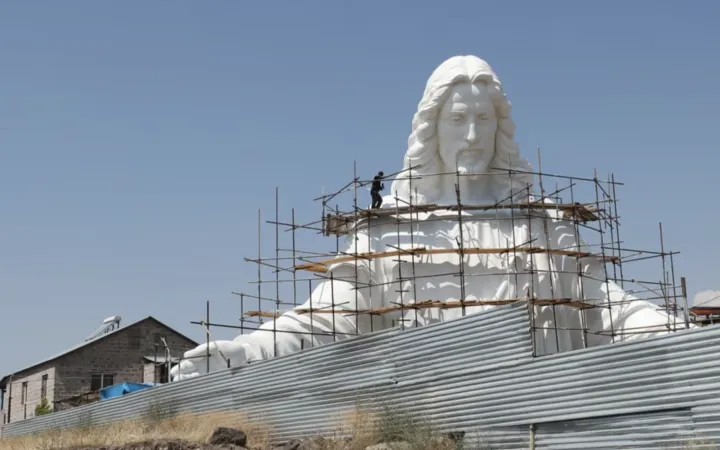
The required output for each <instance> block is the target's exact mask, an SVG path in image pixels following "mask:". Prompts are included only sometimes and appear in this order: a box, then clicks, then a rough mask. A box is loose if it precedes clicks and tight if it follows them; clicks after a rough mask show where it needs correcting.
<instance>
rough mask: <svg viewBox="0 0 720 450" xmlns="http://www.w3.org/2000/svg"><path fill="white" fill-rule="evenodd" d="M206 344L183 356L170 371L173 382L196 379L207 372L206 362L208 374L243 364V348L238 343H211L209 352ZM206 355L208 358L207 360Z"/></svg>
mask: <svg viewBox="0 0 720 450" xmlns="http://www.w3.org/2000/svg"><path fill="white" fill-rule="evenodd" d="M207 349H208V346H207V345H206V344H201V345H198V346H197V347H195V348H194V349H192V350H188V351H187V352H185V354H184V355H183V359H182V361H180V364H178V365H176V366H175V367H173V368H172V369H171V370H170V376H171V377H172V380H173V381H178V380H184V379H186V378H192V377H196V376H198V375H202V374H205V373H207V372H208V370H207V369H208V361H209V362H210V364H209V366H210V372H214V371H216V370H221V369H225V368H227V367H228V360H229V361H230V367H232V366H237V365H239V364H242V363H243V362H245V358H246V354H245V346H244V345H243V344H242V343H241V342H238V341H212V342H210V346H209V351H208V350H207ZM208 353H209V355H210V357H209V358H208Z"/></svg>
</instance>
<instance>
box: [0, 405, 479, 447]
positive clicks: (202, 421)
mask: <svg viewBox="0 0 720 450" xmlns="http://www.w3.org/2000/svg"><path fill="white" fill-rule="evenodd" d="M223 426H224V427H232V428H238V429H241V430H243V431H244V432H245V433H246V434H247V435H248V444H249V447H250V448H252V449H256V450H266V449H270V448H271V447H270V445H269V438H270V437H271V436H272V434H271V433H272V430H270V428H269V427H267V426H264V425H262V424H258V423H257V422H253V421H250V420H247V417H245V416H243V415H241V414H234V413H210V414H202V415H174V414H170V413H168V412H167V411H160V410H158V409H157V408H154V409H153V408H150V409H149V411H148V412H147V413H146V414H145V416H144V417H142V418H141V419H138V420H129V421H121V422H116V423H112V424H108V425H104V426H96V427H89V426H83V425H82V424H78V427H76V428H73V429H65V430H53V431H47V432H44V433H41V434H38V435H34V436H21V437H14V438H8V439H2V440H0V450H51V449H63V448H68V447H76V446H78V447H79V446H109V445H123V444H130V443H136V442H145V441H154V440H171V439H175V440H185V441H189V442H194V443H205V442H207V441H208V439H209V437H210V435H211V434H212V433H213V431H215V429H216V428H217V427H223ZM397 441H405V442H408V443H410V444H411V446H412V447H411V448H413V449H415V450H457V449H458V448H459V447H458V446H457V444H456V443H454V442H452V441H451V440H449V439H447V438H444V437H442V436H440V435H439V434H437V433H436V432H435V431H434V430H433V427H432V426H431V424H430V423H429V422H428V421H426V420H423V419H421V418H417V417H414V416H412V415H410V414H406V413H402V412H399V411H395V410H392V409H389V408H386V409H384V410H381V411H380V412H376V413H368V412H365V411H362V410H361V409H355V410H353V411H350V412H348V413H347V414H346V415H345V416H344V417H342V418H341V419H340V424H339V425H338V427H337V429H336V431H335V432H334V433H332V435H331V436H325V437H322V438H317V439H312V440H311V441H309V442H307V443H306V444H305V445H304V446H303V448H304V449H308V450H365V448H366V447H368V446H371V445H374V444H378V443H382V442H397ZM466 448H467V449H468V450H469V449H470V448H473V449H474V448H476V447H474V446H473V447H466ZM477 448H487V447H477Z"/></svg>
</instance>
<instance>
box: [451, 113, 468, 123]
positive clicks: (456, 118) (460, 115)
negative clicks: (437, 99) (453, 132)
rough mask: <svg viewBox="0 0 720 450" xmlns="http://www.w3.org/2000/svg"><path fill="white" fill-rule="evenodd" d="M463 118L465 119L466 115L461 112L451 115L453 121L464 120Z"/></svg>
mask: <svg viewBox="0 0 720 450" xmlns="http://www.w3.org/2000/svg"><path fill="white" fill-rule="evenodd" d="M463 119H465V115H464V114H460V113H456V114H453V115H452V116H451V117H450V120H452V121H453V122H462V121H463Z"/></svg>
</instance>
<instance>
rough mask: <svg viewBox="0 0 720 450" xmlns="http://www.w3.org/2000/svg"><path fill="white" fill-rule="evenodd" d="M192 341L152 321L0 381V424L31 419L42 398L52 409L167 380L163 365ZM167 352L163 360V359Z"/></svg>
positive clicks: (117, 331)
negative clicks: (127, 385) (111, 389)
mask: <svg viewBox="0 0 720 450" xmlns="http://www.w3.org/2000/svg"><path fill="white" fill-rule="evenodd" d="M197 345H198V344H197V342H195V341H193V340H192V339H190V338H188V337H186V336H184V335H182V334H180V333H178V332H177V331H175V330H173V329H172V328H170V327H169V326H167V325H165V324H164V323H162V322H160V321H158V320H157V319H155V318H153V317H147V318H145V319H142V320H140V321H138V322H135V323H132V324H130V325H128V326H126V327H124V328H122V327H119V324H118V328H117V329H115V330H112V331H109V332H107V333H104V334H100V335H99V336H97V337H95V338H94V339H90V340H88V341H86V342H83V343H82V344H80V345H77V346H75V347H73V348H71V349H69V350H66V351H64V352H62V353H60V354H58V355H55V356H53V357H51V358H49V359H46V360H45V361H42V362H39V363H37V364H34V365H32V366H30V367H26V368H24V369H22V370H19V371H16V372H14V373H12V374H9V375H6V376H4V377H3V378H2V379H0V394H1V395H0V399H1V400H0V409H1V410H2V416H3V417H2V420H0V424H2V423H10V422H17V421H19V420H24V419H28V418H30V417H34V415H35V407H36V406H37V405H38V404H39V403H40V402H41V399H42V398H43V397H45V398H46V399H47V401H48V403H49V405H50V407H51V408H52V409H53V410H54V411H58V410H62V409H66V408H68V407H73V406H77V405H80V404H83V403H87V402H91V401H95V400H97V399H99V390H100V389H102V388H104V387H107V386H111V385H113V384H118V383H123V382H133V383H164V382H167V381H168V379H167V374H168V371H169V367H168V366H167V364H168V362H169V363H170V364H172V361H177V359H178V358H179V357H180V356H181V355H182V354H183V353H184V352H185V351H187V350H189V349H191V348H194V347H196V346H197ZM168 350H169V358H168Z"/></svg>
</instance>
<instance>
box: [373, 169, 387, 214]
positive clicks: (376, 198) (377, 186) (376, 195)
mask: <svg viewBox="0 0 720 450" xmlns="http://www.w3.org/2000/svg"><path fill="white" fill-rule="evenodd" d="M383 175H384V174H383V172H382V170H381V171H380V172H378V174H377V175H375V178H373V182H372V187H371V188H370V195H371V196H372V206H371V208H372V209H377V208H379V207H380V205H382V196H380V191H382V190H383V189H385V184H384V183H383V182H382V178H383Z"/></svg>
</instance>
